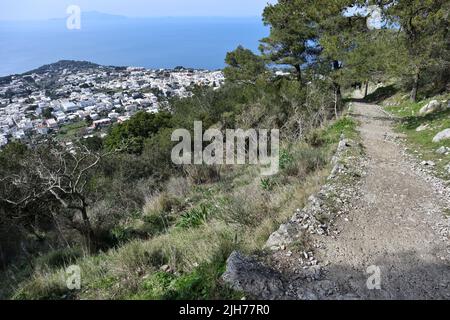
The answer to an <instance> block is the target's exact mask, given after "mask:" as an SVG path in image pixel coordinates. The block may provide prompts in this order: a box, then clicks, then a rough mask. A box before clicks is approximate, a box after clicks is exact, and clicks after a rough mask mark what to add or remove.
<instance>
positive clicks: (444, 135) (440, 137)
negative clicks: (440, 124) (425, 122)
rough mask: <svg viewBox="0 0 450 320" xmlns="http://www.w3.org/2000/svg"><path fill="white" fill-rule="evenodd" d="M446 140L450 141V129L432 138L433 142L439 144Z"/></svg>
mask: <svg viewBox="0 0 450 320" xmlns="http://www.w3.org/2000/svg"><path fill="white" fill-rule="evenodd" d="M446 139H450V128H449V129H445V130H443V131H441V132H439V133H438V134H437V135H436V136H435V137H434V138H433V142H434V143H436V142H440V141H442V140H446Z"/></svg>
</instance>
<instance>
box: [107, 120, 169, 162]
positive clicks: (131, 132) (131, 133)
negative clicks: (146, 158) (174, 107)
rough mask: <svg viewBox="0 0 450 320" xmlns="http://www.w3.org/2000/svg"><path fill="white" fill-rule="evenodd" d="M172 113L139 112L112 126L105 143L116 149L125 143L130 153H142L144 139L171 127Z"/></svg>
mask: <svg viewBox="0 0 450 320" xmlns="http://www.w3.org/2000/svg"><path fill="white" fill-rule="evenodd" d="M171 118H172V116H171V114H170V113H168V112H164V111H162V112H158V113H156V114H154V113H147V112H138V113H137V114H135V115H134V116H133V117H131V119H130V120H128V121H126V122H124V123H121V124H118V125H115V126H113V127H112V128H111V130H110V132H109V134H108V136H107V138H106V140H105V145H106V146H107V147H108V148H109V149H111V150H112V149H116V148H118V147H119V146H121V145H123V144H124V143H125V144H129V145H128V151H129V152H130V153H135V154H140V153H141V152H142V150H143V147H144V141H145V139H147V138H150V137H152V136H153V135H154V134H156V133H158V132H159V130H160V129H163V128H168V127H169V128H170V127H171Z"/></svg>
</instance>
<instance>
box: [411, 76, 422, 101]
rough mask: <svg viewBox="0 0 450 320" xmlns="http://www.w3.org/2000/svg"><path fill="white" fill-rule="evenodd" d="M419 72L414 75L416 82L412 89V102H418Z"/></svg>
mask: <svg viewBox="0 0 450 320" xmlns="http://www.w3.org/2000/svg"><path fill="white" fill-rule="evenodd" d="M419 79H420V77H419V71H417V72H416V74H415V75H414V82H413V87H412V89H411V96H410V98H411V101H412V102H416V100H417V91H418V89H419Z"/></svg>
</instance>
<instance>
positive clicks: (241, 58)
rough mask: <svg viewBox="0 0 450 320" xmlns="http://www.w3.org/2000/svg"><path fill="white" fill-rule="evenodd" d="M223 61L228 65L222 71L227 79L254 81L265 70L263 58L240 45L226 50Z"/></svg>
mask: <svg viewBox="0 0 450 320" xmlns="http://www.w3.org/2000/svg"><path fill="white" fill-rule="evenodd" d="M225 62H226V63H227V65H228V66H227V67H225V69H224V70H223V72H224V75H225V77H226V79H227V80H229V81H256V79H257V78H258V77H259V76H260V75H262V74H264V73H265V72H266V66H265V63H264V60H263V59H262V58H261V57H259V56H257V55H255V54H254V53H253V52H252V51H251V50H248V49H245V48H243V47H242V46H239V47H237V49H236V50H234V51H232V52H228V53H227V56H226V58H225Z"/></svg>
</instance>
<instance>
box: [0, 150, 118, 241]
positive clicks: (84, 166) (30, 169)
mask: <svg viewBox="0 0 450 320" xmlns="http://www.w3.org/2000/svg"><path fill="white" fill-rule="evenodd" d="M113 152H114V151H109V152H104V153H99V152H94V151H92V150H90V149H88V148H87V147H86V146H85V145H83V144H81V143H78V144H76V145H74V146H73V147H71V148H70V149H68V148H67V147H66V146H59V145H57V146H51V147H45V148H40V149H38V150H33V152H32V153H31V154H30V156H28V157H26V158H25V159H23V160H22V163H21V164H20V165H21V170H19V171H18V172H16V173H14V174H10V175H7V176H5V177H1V178H0V183H1V184H2V186H3V188H7V189H9V192H6V195H9V196H8V197H5V196H4V195H5V192H2V194H3V195H2V196H1V197H2V198H1V199H0V200H2V201H4V202H6V203H8V204H10V205H13V206H14V207H19V208H24V207H26V206H28V205H30V204H32V203H33V202H36V201H40V200H42V199H44V198H51V199H53V200H54V201H56V202H57V203H59V204H60V205H61V206H62V207H63V208H65V209H68V210H73V211H76V212H78V213H79V214H80V216H81V220H82V233H83V235H84V238H85V241H86V246H87V248H88V249H89V250H93V249H94V248H95V247H96V244H95V235H94V232H93V229H92V226H91V221H90V219H89V215H88V207H89V204H90V203H89V197H88V195H89V191H88V190H87V189H88V188H87V185H88V183H89V181H90V180H91V179H90V178H91V177H92V174H93V172H94V171H95V169H96V168H97V167H98V165H99V163H100V162H101V160H102V159H104V158H105V157H108V156H109V155H111V154H112V153H113Z"/></svg>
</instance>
